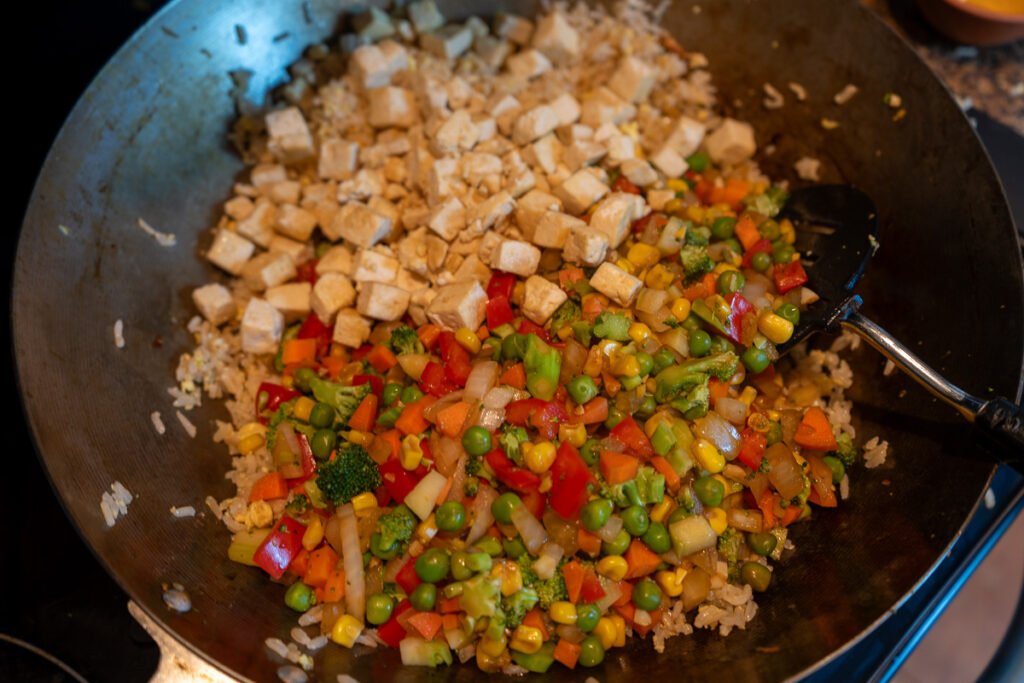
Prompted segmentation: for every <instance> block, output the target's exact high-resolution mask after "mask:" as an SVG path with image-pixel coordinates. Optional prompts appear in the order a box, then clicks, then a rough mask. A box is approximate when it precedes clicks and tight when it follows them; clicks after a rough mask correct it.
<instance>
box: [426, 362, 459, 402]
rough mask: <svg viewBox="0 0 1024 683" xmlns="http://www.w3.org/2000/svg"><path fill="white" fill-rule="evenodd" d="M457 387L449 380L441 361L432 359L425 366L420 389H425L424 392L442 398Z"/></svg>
mask: <svg viewBox="0 0 1024 683" xmlns="http://www.w3.org/2000/svg"><path fill="white" fill-rule="evenodd" d="M457 388H458V387H456V386H454V385H452V383H451V382H450V381H449V379H448V377H447V376H446V375H445V372H444V368H443V367H441V364H440V363H436V362H434V361H430V362H429V363H427V366H426V367H425V368H423V373H422V374H421V375H420V389H422V390H423V393H426V394H430V395H431V396H436V397H438V398H440V397H442V396H444V395H445V394H450V393H451V392H453V391H455V390H456V389H457Z"/></svg>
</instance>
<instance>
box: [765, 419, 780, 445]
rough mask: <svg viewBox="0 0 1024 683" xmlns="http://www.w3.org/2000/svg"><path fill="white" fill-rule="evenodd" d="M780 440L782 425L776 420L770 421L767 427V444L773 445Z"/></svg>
mask: <svg viewBox="0 0 1024 683" xmlns="http://www.w3.org/2000/svg"><path fill="white" fill-rule="evenodd" d="M780 441H782V425H781V424H779V423H778V422H772V423H771V425H770V426H769V427H768V445H769V446H774V445H775V444H777V443H778V442H780Z"/></svg>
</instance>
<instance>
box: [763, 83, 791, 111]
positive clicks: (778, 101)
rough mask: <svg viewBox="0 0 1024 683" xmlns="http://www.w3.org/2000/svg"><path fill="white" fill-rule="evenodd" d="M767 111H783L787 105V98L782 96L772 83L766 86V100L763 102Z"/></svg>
mask: <svg viewBox="0 0 1024 683" xmlns="http://www.w3.org/2000/svg"><path fill="white" fill-rule="evenodd" d="M761 102H762V104H763V105H764V108H765V109H781V108H782V106H783V105H785V104H786V98H785V97H783V96H782V93H781V92H779V90H778V88H776V87H775V86H774V85H772V84H771V83H765V84H764V99H763V100H762V101H761Z"/></svg>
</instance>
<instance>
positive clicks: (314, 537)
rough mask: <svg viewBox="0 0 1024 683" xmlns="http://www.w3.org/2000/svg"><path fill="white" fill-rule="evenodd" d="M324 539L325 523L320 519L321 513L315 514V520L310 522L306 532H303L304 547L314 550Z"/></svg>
mask: <svg viewBox="0 0 1024 683" xmlns="http://www.w3.org/2000/svg"><path fill="white" fill-rule="evenodd" d="M322 540H324V523H323V521H322V520H321V519H320V515H313V521H312V522H310V523H309V526H307V527H306V531H305V533H303V534H302V547H303V548H305V549H306V550H309V551H312V550H313V549H314V548H316V547H317V546H318V545H320V541H322Z"/></svg>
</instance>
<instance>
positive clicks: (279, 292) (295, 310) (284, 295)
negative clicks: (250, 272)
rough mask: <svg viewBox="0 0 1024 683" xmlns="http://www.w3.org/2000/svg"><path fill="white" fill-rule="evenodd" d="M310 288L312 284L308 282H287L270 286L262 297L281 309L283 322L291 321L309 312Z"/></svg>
mask: <svg viewBox="0 0 1024 683" xmlns="http://www.w3.org/2000/svg"><path fill="white" fill-rule="evenodd" d="M312 290H313V286H312V285H311V284H309V283H308V282H289V283H288V284H286V285H278V286H277V287H271V288H270V289H268V290H267V291H266V292H265V293H264V294H263V298H265V299H266V300H267V303H268V304H270V305H271V306H273V307H274V308H276V309H277V310H279V311H281V314H282V315H283V316H284V319H285V322H292V321H293V320H298V319H299V318H302V317H304V316H306V315H308V314H309V310H310V309H309V297H310V293H311V292H312Z"/></svg>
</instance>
